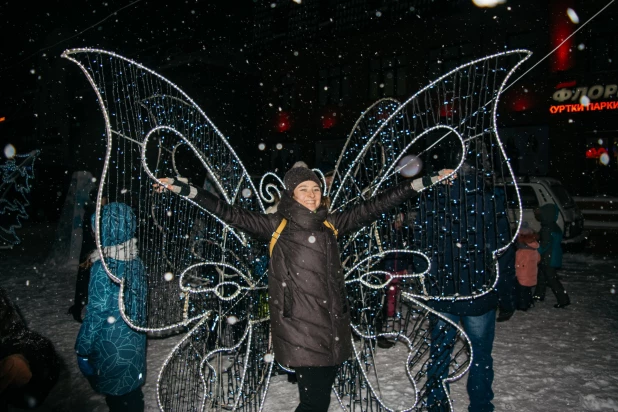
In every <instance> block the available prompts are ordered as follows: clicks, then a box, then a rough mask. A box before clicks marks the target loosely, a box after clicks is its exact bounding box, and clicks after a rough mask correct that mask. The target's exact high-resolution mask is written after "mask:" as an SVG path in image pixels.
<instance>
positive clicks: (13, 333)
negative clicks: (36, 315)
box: [0, 288, 60, 412]
mask: <svg viewBox="0 0 618 412" xmlns="http://www.w3.org/2000/svg"><path fill="white" fill-rule="evenodd" d="M59 373H60V361H59V358H58V355H57V354H56V351H55V349H54V346H53V344H52V343H51V341H50V340H49V339H47V338H45V337H43V336H41V335H40V334H38V333H37V332H34V331H32V330H30V329H28V327H27V326H26V324H25V322H24V320H23V319H22V317H21V315H20V314H19V310H18V309H17V307H16V306H15V305H14V304H13V302H11V300H10V299H9V297H8V295H7V293H6V291H5V290H4V289H2V288H0V411H1V412H4V411H7V410H8V408H9V406H12V407H17V408H22V409H34V408H36V407H38V406H39V405H41V403H42V402H43V401H44V400H45V398H47V395H48V394H49V392H50V391H51V389H52V388H53V387H54V385H55V384H56V382H57V381H58V375H59Z"/></svg>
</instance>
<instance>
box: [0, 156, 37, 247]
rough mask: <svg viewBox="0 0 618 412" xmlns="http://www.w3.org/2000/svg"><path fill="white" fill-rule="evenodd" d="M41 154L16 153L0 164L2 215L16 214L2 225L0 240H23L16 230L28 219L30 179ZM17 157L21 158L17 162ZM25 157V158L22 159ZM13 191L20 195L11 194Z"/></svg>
mask: <svg viewBox="0 0 618 412" xmlns="http://www.w3.org/2000/svg"><path fill="white" fill-rule="evenodd" d="M39 154H40V151H39V150H34V151H32V152H30V153H27V154H23V155H22V154H16V155H14V156H13V157H12V158H11V159H8V160H7V161H6V162H5V163H3V164H1V165H0V178H1V179H2V180H1V181H0V193H1V196H0V216H2V215H5V216H6V215H7V214H9V213H10V214H14V215H15V217H14V218H10V219H6V220H5V221H4V224H6V225H7V227H2V226H0V241H2V242H4V243H6V244H8V245H10V246H11V247H12V246H13V245H16V244H18V243H19V242H21V239H20V238H19V236H17V233H16V232H15V231H16V230H18V229H21V227H22V223H23V221H24V220H27V219H28V213H27V212H26V208H27V207H28V206H29V205H30V202H29V201H28V198H27V194H28V193H30V190H31V187H30V180H31V179H34V162H35V161H36V159H37V158H38V156H39ZM17 159H19V160H20V162H19V163H17V161H16V160H17ZM22 159H23V160H22ZM11 193H13V194H15V195H19V197H11V196H9V195H10V194H11Z"/></svg>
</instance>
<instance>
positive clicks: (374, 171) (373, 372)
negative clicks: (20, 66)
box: [62, 49, 529, 411]
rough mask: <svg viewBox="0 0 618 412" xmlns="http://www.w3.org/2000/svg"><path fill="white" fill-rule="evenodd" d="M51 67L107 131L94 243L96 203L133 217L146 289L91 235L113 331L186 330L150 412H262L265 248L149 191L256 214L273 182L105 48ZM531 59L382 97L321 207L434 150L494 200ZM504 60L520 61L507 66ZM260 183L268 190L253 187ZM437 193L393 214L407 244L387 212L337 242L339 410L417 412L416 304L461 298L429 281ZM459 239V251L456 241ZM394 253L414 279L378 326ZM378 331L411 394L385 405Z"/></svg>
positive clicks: (458, 356)
mask: <svg viewBox="0 0 618 412" xmlns="http://www.w3.org/2000/svg"><path fill="white" fill-rule="evenodd" d="M62 56H63V57H65V58H67V59H69V60H70V61H72V62H74V63H75V64H77V65H78V66H79V67H80V68H81V69H82V71H83V72H84V74H85V75H86V77H87V78H88V81H89V82H90V83H91V85H92V87H93V89H94V91H95V93H96V94H97V99H98V101H99V105H100V108H101V112H102V114H103V117H104V119H105V127H106V138H107V148H106V153H105V161H104V166H103V172H102V175H101V179H100V181H99V192H98V197H97V208H96V222H95V231H96V232H97V234H98V233H99V226H100V223H101V206H102V199H103V197H106V198H107V199H108V201H110V202H114V201H116V202H123V203H126V204H128V205H130V206H131V207H132V209H133V210H134V212H135V214H136V216H137V219H138V226H137V231H136V237H137V239H138V243H137V248H138V252H139V256H140V259H141V260H142V261H143V263H144V267H145V269H146V270H145V275H144V277H145V278H144V279H126V278H121V276H120V275H118V274H116V273H114V266H113V265H109V264H108V263H107V262H108V259H110V258H112V259H113V256H106V255H105V253H106V252H105V249H102V248H101V245H100V243H99V236H96V238H97V246H98V249H99V252H100V254H101V257H102V262H103V265H104V268H105V270H106V271H107V273H108V275H109V277H110V278H111V279H112V280H113V281H114V282H117V283H119V284H120V299H119V302H120V305H121V312H122V314H123V317H124V320H125V321H126V322H127V323H128V324H129V325H131V326H132V327H133V328H135V329H137V330H141V331H145V332H149V333H151V334H165V333H167V332H174V331H179V330H186V329H188V332H187V333H186V334H185V335H184V336H183V337H182V339H181V340H180V342H179V343H178V344H177V345H176V347H175V348H174V349H173V351H172V352H171V353H170V354H169V356H168V357H167V359H166V360H165V362H164V364H163V366H162V368H161V371H160V372H159V377H158V383H157V399H158V403H159V408H160V409H161V410H164V411H194V410H199V411H203V410H214V409H216V410H219V409H224V410H238V411H257V410H262V409H263V405H264V399H265V397H266V393H267V389H268V385H269V382H270V377H271V374H272V370H273V363H274V362H273V361H272V353H271V346H270V336H269V318H268V308H267V305H266V303H265V302H266V291H267V285H266V282H267V280H266V277H267V273H266V272H265V270H264V265H263V263H264V262H261V261H260V259H261V257H262V256H267V249H266V245H264V244H262V243H259V242H255V241H253V240H252V239H251V238H248V237H247V236H246V235H245V234H244V233H242V232H239V231H236V230H235V229H233V228H231V227H229V226H227V225H226V224H224V223H223V222H221V221H220V220H219V219H218V218H217V217H216V216H214V215H212V214H210V213H209V212H208V211H206V210H203V209H202V208H200V207H199V206H198V205H197V204H195V203H194V202H192V201H191V200H189V199H186V198H184V197H183V196H177V195H173V194H170V193H162V194H159V193H157V192H155V191H154V190H153V185H152V184H153V183H154V182H156V181H157V179H158V178H161V177H166V176H179V175H182V176H187V177H190V178H191V181H192V182H193V183H194V184H195V183H196V182H201V181H204V182H205V181H206V180H208V181H209V182H210V183H211V184H212V186H214V188H215V191H216V193H217V195H218V196H219V197H220V198H222V199H224V200H225V201H226V202H227V203H229V204H234V205H238V206H240V207H243V208H247V209H249V210H254V211H259V212H264V210H265V209H264V203H265V202H266V203H267V202H270V201H271V200H272V196H273V194H274V193H275V192H276V191H277V190H278V189H277V186H279V187H280V186H281V179H280V178H279V177H277V176H276V175H275V174H269V175H268V176H266V179H264V178H263V179H262V182H261V183H260V191H257V190H256V188H255V186H254V183H253V182H252V180H251V178H250V176H249V174H248V173H247V171H246V169H245V168H244V166H243V164H242V163H241V161H240V160H239V159H238V157H237V156H236V154H235V153H234V151H233V150H232V148H231V146H230V145H229V143H228V141H227V139H226V138H225V136H224V135H223V134H222V133H221V132H220V131H219V130H218V129H217V128H216V127H215V125H214V124H213V123H212V122H211V121H210V119H209V118H208V117H207V116H206V115H205V113H204V112H203V111H202V110H201V109H200V108H199V107H198V106H197V104H195V102H194V101H193V100H191V98H189V96H187V95H186V94H185V93H184V92H183V91H182V90H181V89H180V88H179V87H178V86H176V85H174V84H173V83H171V82H170V81H168V80H167V79H165V78H163V77H162V76H160V75H158V74H157V73H155V72H153V71H152V70H149V69H148V68H146V67H144V66H142V65H140V64H138V63H136V62H134V61H131V60H129V59H126V58H124V57H122V56H119V55H117V54H114V53H111V52H107V51H104V50H96V49H70V50H66V51H65V52H64V53H63V55H62ZM528 56H529V53H528V52H527V51H522V50H518V51H513V52H508V53H502V54H499V55H495V56H489V57H487V58H485V59H481V60H477V61H475V62H471V63H469V64H468V65H464V66H462V67H460V68H459V69H457V70H454V71H452V72H450V73H448V74H447V75H445V76H443V77H441V78H440V79H438V80H437V81H435V82H433V83H432V84H430V85H429V86H427V87H426V88H424V89H423V90H421V91H420V92H419V93H417V94H415V95H414V96H413V97H412V98H410V99H409V100H408V101H406V102H404V103H403V104H400V103H398V102H397V101H395V100H392V99H385V100H381V101H379V102H377V103H376V104H374V105H373V106H372V107H371V108H369V109H368V110H367V111H366V112H365V113H363V115H362V116H361V118H360V119H359V121H358V122H357V123H356V125H355V127H354V129H353V131H352V133H351V134H350V137H349V139H348V142H347V143H346V147H345V148H344V150H343V152H342V154H341V157H340V159H339V162H338V164H337V168H336V173H335V178H334V181H333V185H332V188H331V193H332V199H333V203H332V207H331V208H332V209H340V208H345V207H348V206H349V205H350V204H353V203H354V202H356V201H358V200H360V199H363V198H367V197H370V196H372V195H374V194H375V193H376V192H377V191H379V190H381V189H384V188H386V187H390V186H392V185H394V184H397V183H398V181H399V180H400V179H401V176H399V174H398V173H396V172H397V163H398V162H399V160H400V159H401V158H402V156H404V155H405V154H406V153H415V154H418V155H419V156H421V157H423V158H424V159H425V158H427V157H428V156H432V155H435V151H436V150H437V149H435V148H439V147H441V148H442V150H443V152H442V153H458V155H457V156H455V158H454V160H453V159H451V160H452V161H453V162H454V163H452V164H451V163H449V164H448V165H449V166H451V167H453V166H455V167H457V168H458V174H460V176H461V177H462V178H463V175H464V169H465V170H466V171H467V172H466V176H477V177H478V179H477V180H478V181H479V182H480V181H482V182H485V184H488V183H486V182H488V181H491V182H494V183H491V184H490V186H491V188H495V187H497V186H496V183H495V181H496V178H497V173H495V172H496V171H498V170H500V168H506V169H507V173H502V174H500V176H502V177H508V176H512V172H511V170H510V166H509V165H508V162H507V161H506V156H505V154H504V150H503V149H502V146H501V144H500V142H499V139H498V138H497V133H496V128H495V110H496V105H497V101H498V96H499V94H500V91H501V90H502V88H503V87H504V84H505V82H506V80H507V78H508V76H509V75H510V74H511V72H512V71H513V70H514V68H515V67H516V66H517V65H518V64H521V61H523V60H524V59H526V58H527V57H528ZM514 57H515V58H519V59H521V61H519V62H516V63H515V64H513V63H512V61H513V58H514ZM509 62H510V63H511V64H508V63H509ZM428 163H429V162H428ZM453 168H454V167H453ZM507 175H508V176H507ZM268 179H271V183H266V184H265V181H266V180H268ZM438 192H439V191H438V189H431V190H427V191H426V192H423V193H422V195H421V197H420V201H411V202H408V203H406V204H405V205H403V206H402V208H401V210H400V211H399V212H401V213H402V214H403V216H406V219H407V222H408V224H407V225H406V229H405V231H403V232H402V231H397V232H395V231H392V230H390V229H389V228H390V224H391V223H392V219H394V216H395V213H393V215H390V216H384V217H383V218H382V219H380V220H379V221H378V222H376V224H374V225H372V226H371V227H368V228H366V229H363V230H361V231H359V232H358V233H355V234H352V235H350V236H346V237H345V238H342V239H341V240H340V242H341V243H340V245H341V250H342V252H343V259H344V266H345V268H346V270H347V275H346V276H347V277H346V279H347V284H348V289H349V295H350V298H351V302H352V306H353V308H354V311H353V324H352V330H353V335H354V336H356V338H357V339H358V340H355V348H356V351H355V358H356V359H355V360H351V361H349V362H347V363H346V364H345V365H344V367H343V368H341V371H340V373H339V376H338V379H337V382H336V385H335V392H336V394H337V396H338V398H339V401H340V404H341V405H342V407H344V408H345V409H348V410H355V411H368V410H388V411H391V410H406V411H407V410H424V409H426V408H427V406H428V405H427V388H428V385H427V383H426V375H427V358H428V345H429V344H428V341H429V335H428V333H429V332H428V327H427V321H428V318H429V315H430V314H433V313H434V312H433V311H432V310H431V309H430V308H429V307H428V306H427V305H426V302H425V301H426V300H427V299H463V298H470V297H471V296H450V295H446V294H445V290H446V289H445V288H443V287H441V286H444V285H442V284H440V281H439V277H438V276H437V275H439V274H438V273H434V272H435V268H436V267H440V265H443V264H444V262H442V261H440V260H439V259H438V258H437V256H438V255H439V256H442V254H437V253H434V248H435V245H434V244H433V243H432V242H430V241H428V240H427V239H426V238H427V237H428V231H427V230H425V231H424V230H423V228H424V227H425V226H426V225H427V222H429V221H431V223H432V224H433V226H431V228H432V230H433V228H435V229H436V231H438V228H440V226H439V225H440V224H441V223H442V222H441V221H440V219H443V218H444V216H445V215H447V214H446V213H445V211H446V209H447V207H446V206H445V203H444V201H442V199H443V198H446V201H447V203H448V202H452V201H453V199H451V198H450V197H448V196H450V195H451V194H450V192H446V194H442V192H439V193H438ZM517 196H518V195H517ZM436 199H437V200H436ZM263 200H264V202H263ZM415 202H416V203H415ZM432 202H433V203H432ZM515 203H516V204H517V202H515ZM449 204H450V203H449ZM436 211H437V212H441V213H435V212H436ZM519 220H520V219H519ZM515 223H517V222H515ZM449 224H452V222H451V223H449ZM475 227H476V226H475ZM394 233H397V235H395V234H394ZM460 237H461V236H460ZM458 240H459V243H462V244H464V243H465V244H466V250H471V249H470V248H469V247H468V243H466V242H467V239H464V238H463V237H461V239H459V238H458ZM449 241H451V239H450V238H449ZM474 241H476V239H474ZM510 241H511V239H508V242H510ZM451 243H452V242H451ZM395 249H401V250H402V253H405V254H408V255H411V256H414V257H415V259H414V262H415V269H414V270H413V272H414V273H409V274H404V275H397V276H398V277H400V278H402V279H401V281H402V282H401V285H402V286H401V290H402V293H401V296H402V299H400V300H399V307H398V310H397V316H395V317H394V318H387V319H384V322H383V325H385V326H381V327H379V328H377V326H376V325H377V320H378V319H380V316H378V315H377V314H378V312H380V307H381V304H382V302H381V300H380V297H381V296H383V295H384V289H386V288H388V287H389V285H388V284H386V282H385V280H384V279H385V278H384V271H381V270H379V269H378V267H379V266H378V264H379V262H380V260H382V258H383V257H384V256H386V255H388V253H389V251H392V250H395ZM503 249H504V247H503V248H500V247H495V248H494V250H493V251H490V252H491V253H490V254H489V255H485V257H486V259H485V261H484V267H486V268H489V269H488V270H487V281H486V282H484V283H483V285H479V287H477V288H476V289H475V293H478V294H479V295H481V294H483V293H487V292H488V291H490V290H491V289H492V287H493V286H494V284H495V282H496V279H497V273H496V272H497V271H496V270H494V268H495V267H496V256H497V254H499V253H500V251H501V250H503ZM490 255H491V256H490ZM436 259H438V260H436ZM440 259H441V257H440ZM430 262H431V265H430V264H429V263H430ZM436 262H437V264H436ZM432 270H433V271H434V272H432ZM389 282H392V281H389ZM140 285H146V287H145V289H146V290H140V288H141V289H144V288H143V287H141V286H140ZM137 306H139V307H140V308H146V310H145V312H144V311H143V310H142V311H140V310H136V307H137ZM136 314H140V315H139V316H138V315H136ZM142 315H143V316H142ZM436 316H439V315H437V314H436ZM450 325H451V327H452V328H453V330H454V331H456V335H457V336H459V337H461V339H459V340H458V342H460V343H454V344H453V346H455V347H456V352H455V355H454V356H453V360H452V361H449V365H450V367H449V374H448V377H447V379H448V380H452V379H456V378H457V377H459V376H461V375H462V374H463V373H465V371H466V370H467V365H468V363H469V357H468V356H467V352H468V350H466V348H467V347H469V343H468V342H467V339H466V337H465V334H463V332H462V331H461V330H460V329H458V327H457V326H456V325H452V324H450ZM379 333H383V334H385V335H384V336H388V337H396V338H397V339H398V340H399V341H401V342H404V343H405V348H406V349H405V350H404V353H403V355H402V356H403V358H402V362H401V368H400V371H399V372H400V373H402V374H403V375H401V376H405V375H406V374H407V376H408V378H409V382H410V385H409V386H410V387H409V388H401V390H400V388H398V392H397V393H398V394H399V395H398V396H396V397H394V396H392V397H390V398H389V394H388V393H383V392H385V391H382V390H381V389H380V376H384V375H383V374H384V373H385V372H386V370H385V369H386V365H385V364H384V363H383V362H382V363H381V359H380V353H377V352H376V351H375V345H374V343H375V340H376V337H377V336H378V334H379ZM462 340H463V344H462V343H461V341H462ZM399 346H401V347H404V346H402V345H397V346H396V348H397V347H399ZM389 373H391V374H392V373H393V370H392V369H391V370H390V372H389ZM445 382H446V381H445ZM445 382H442V381H440V383H439V384H441V385H443V384H444V383H445ZM402 402H403V404H401V403H402ZM448 406H449V408H450V399H449V402H448Z"/></svg>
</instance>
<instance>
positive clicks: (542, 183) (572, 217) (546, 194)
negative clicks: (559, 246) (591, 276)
mask: <svg viewBox="0 0 618 412" xmlns="http://www.w3.org/2000/svg"><path fill="white" fill-rule="evenodd" d="M506 183H507V186H506V190H507V193H506V195H507V199H509V204H510V205H509V206H510V207H511V208H510V211H511V213H512V214H511V219H512V221H516V216H515V210H516V201H517V196H516V195H515V185H514V184H513V182H512V181H511V182H506ZM517 186H518V187H519V194H520V196H521V203H522V209H523V221H526V222H528V224H529V225H530V227H531V228H532V229H534V230H536V231H539V230H540V228H541V224H540V222H538V221H537V220H536V219H535V218H534V209H536V208H539V207H541V206H543V205H545V204H548V203H555V204H556V205H557V206H558V209H559V210H560V214H559V216H558V226H560V228H561V229H562V231H563V241H562V242H563V243H566V244H569V243H571V244H580V243H583V242H584V240H585V238H586V233H585V232H584V215H583V214H582V213H581V211H580V210H579V208H578V207H577V204H575V201H574V200H573V198H572V197H571V195H570V194H569V192H568V191H567V190H566V189H565V187H564V186H562V183H560V181H559V180H557V179H554V178H551V177H533V176H530V177H519V178H517Z"/></svg>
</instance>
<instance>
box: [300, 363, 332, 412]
mask: <svg viewBox="0 0 618 412" xmlns="http://www.w3.org/2000/svg"><path fill="white" fill-rule="evenodd" d="M294 369H295V370H296V378H297V379H298V394H299V395H300V404H299V405H298V407H297V408H296V412H327V411H328V406H329V405H330V393H331V392H332V389H333V383H334V382H335V376H337V370H338V369H339V366H338V365H337V366H306V367H302V366H299V367H296V368H294Z"/></svg>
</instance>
